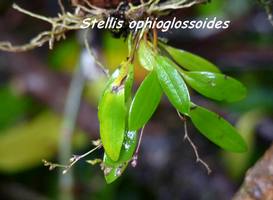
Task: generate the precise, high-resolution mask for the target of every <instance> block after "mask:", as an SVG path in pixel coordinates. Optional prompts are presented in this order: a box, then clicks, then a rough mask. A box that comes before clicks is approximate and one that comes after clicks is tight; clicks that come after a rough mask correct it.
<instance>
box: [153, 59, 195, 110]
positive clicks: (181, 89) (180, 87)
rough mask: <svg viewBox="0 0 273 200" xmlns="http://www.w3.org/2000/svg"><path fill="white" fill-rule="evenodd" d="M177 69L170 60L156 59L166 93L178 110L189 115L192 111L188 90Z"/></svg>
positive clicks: (158, 74) (160, 79)
mask: <svg viewBox="0 0 273 200" xmlns="http://www.w3.org/2000/svg"><path fill="white" fill-rule="evenodd" d="M175 67H176V66H175V64H174V63H173V62H172V61H170V60H169V59H168V58H166V57H163V56H158V57H156V72H157V76H158V79H159V82H160V84H161V86H162V88H163V90H164V92H165V93H166V95H167V97H168V98H169V100H170V102H171V103H172V104H173V106H174V107H175V108H176V109H177V110H179V111H180V112H181V113H183V114H188V113H189V109H190V96H189V92H188V88H187V86H186V84H185V82H184V81H183V79H182V77H181V76H180V74H179V73H178V71H177V70H176V69H175Z"/></svg>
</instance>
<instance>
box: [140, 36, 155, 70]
mask: <svg viewBox="0 0 273 200" xmlns="http://www.w3.org/2000/svg"><path fill="white" fill-rule="evenodd" d="M138 59H139V62H140V64H141V66H142V67H144V68H145V69H146V70H148V71H152V70H153V68H154V66H155V53H154V52H153V50H152V48H151V47H150V46H149V43H146V42H145V41H144V40H142V41H141V42H140V43H139V48H138Z"/></svg>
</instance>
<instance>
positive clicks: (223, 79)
mask: <svg viewBox="0 0 273 200" xmlns="http://www.w3.org/2000/svg"><path fill="white" fill-rule="evenodd" d="M182 75H183V77H184V79H185V81H186V82H187V83H188V84H189V85H190V86H191V87H192V88H193V89H195V90H196V91H198V92H199V93H200V94H202V95H204V96H206V97H209V98H212V99H215V100H218V101H227V102H233V101H238V100H241V99H242V98H244V97H245V96H246V88H245V87H244V86H243V84H242V83H240V82H239V81H237V80H235V79H233V78H231V77H229V76H226V75H223V74H218V73H212V72H184V71H182Z"/></svg>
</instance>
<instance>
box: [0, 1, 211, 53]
mask: <svg viewBox="0 0 273 200" xmlns="http://www.w3.org/2000/svg"><path fill="white" fill-rule="evenodd" d="M84 2H85V5H80V4H78V5H77V6H76V8H75V12H74V13H70V12H66V11H65V7H64V5H63V3H62V0H58V4H59V7H60V9H61V13H58V16H57V17H46V16H42V15H39V14H35V13H33V12H30V11H27V10H25V9H23V8H21V7H19V6H18V5H17V4H13V6H12V7H13V8H14V9H15V10H17V11H19V12H21V13H24V14H26V15H29V16H31V17H33V18H36V19H40V20H42V21H45V22H47V23H50V24H51V26H52V28H51V30H49V31H44V32H41V33H40V34H38V35H37V36H36V37H34V38H33V39H32V40H30V42H28V43H26V44H24V45H18V46H17V45H12V44H11V43H10V42H7V41H5V42H0V50H3V51H9V52H23V51H28V50H32V49H34V48H37V47H41V46H43V45H44V44H45V43H49V49H53V46H54V42H55V41H59V40H61V39H65V33H66V32H67V31H71V30H80V29H81V25H82V21H83V19H84V18H86V17H88V18H91V19H97V20H98V21H99V20H101V19H103V18H104V17H108V16H110V14H111V13H112V12H113V10H115V9H103V8H99V7H96V6H94V5H92V4H90V3H89V1H87V0H84ZM204 2H207V0H180V1H167V2H164V3H159V0H149V1H148V2H142V3H141V4H140V5H137V6H134V5H132V4H130V8H129V10H128V11H126V13H125V14H126V16H127V17H128V19H134V20H138V19H140V18H141V17H142V15H139V13H143V12H146V13H147V14H148V15H152V14H156V15H164V14H165V13H166V11H170V10H174V9H181V8H188V7H191V6H193V5H195V4H200V3H204ZM82 13H84V16H83V15H82Z"/></svg>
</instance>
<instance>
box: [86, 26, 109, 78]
mask: <svg viewBox="0 0 273 200" xmlns="http://www.w3.org/2000/svg"><path fill="white" fill-rule="evenodd" d="M88 33H89V31H88V29H87V30H86V32H85V34H84V45H85V48H86V49H87V51H88V53H89V55H90V56H91V57H92V58H93V59H94V61H95V62H96V64H97V65H98V66H99V68H100V69H101V71H102V72H103V73H104V74H105V75H106V76H107V77H110V74H109V70H108V69H106V68H105V67H104V66H103V64H102V63H101V62H100V61H99V60H98V59H97V58H96V56H95V53H94V51H93V50H92V49H91V47H90V45H89V41H88Z"/></svg>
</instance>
